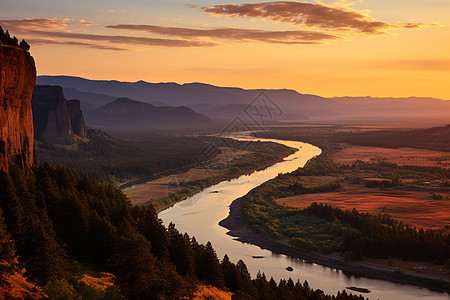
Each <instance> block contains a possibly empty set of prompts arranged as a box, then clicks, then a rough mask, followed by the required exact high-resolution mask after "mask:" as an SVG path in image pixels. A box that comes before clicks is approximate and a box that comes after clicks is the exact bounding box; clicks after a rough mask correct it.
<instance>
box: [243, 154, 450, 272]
mask: <svg viewBox="0 0 450 300" xmlns="http://www.w3.org/2000/svg"><path fill="white" fill-rule="evenodd" d="M328 151H330V150H328ZM327 175H333V177H334V176H337V177H341V178H347V179H352V180H358V179H359V178H364V177H380V178H387V180H385V184H386V186H393V185H396V184H399V182H400V181H401V179H402V178H415V179H417V180H437V179H439V180H441V181H446V182H448V180H449V179H450V171H449V170H448V169H443V168H439V167H418V166H417V167H416V166H398V165H396V164H393V163H386V162H363V161H356V162H355V163H354V164H352V165H337V164H335V163H334V162H333V161H332V159H331V158H330V155H329V154H327V153H324V154H323V155H321V156H319V157H316V158H314V159H312V160H311V161H310V162H308V163H307V164H306V166H305V167H304V168H299V169H298V170H296V171H294V172H292V173H289V174H280V175H279V176H277V177H276V178H274V179H272V180H270V181H268V182H266V183H264V184H263V185H261V186H259V187H257V188H255V189H254V190H252V191H251V192H250V193H249V194H247V195H246V196H245V197H244V201H243V203H244V206H243V215H244V217H245V219H246V222H247V224H248V225H249V226H250V228H252V229H253V230H254V231H256V232H258V233H260V234H262V235H264V236H266V237H268V238H270V239H275V240H280V241H287V242H288V243H289V244H290V245H291V246H293V247H295V248H298V249H300V250H306V251H316V252H322V253H332V252H335V251H339V252H341V253H342V254H343V255H344V256H345V257H349V258H355V259H361V258H363V257H366V258H368V257H369V258H370V257H373V258H388V257H395V258H401V259H405V260H420V261H432V262H434V263H436V264H444V263H446V262H447V263H448V262H450V236H449V235H448V234H443V233H441V232H439V231H434V230H423V229H417V228H415V227H412V226H408V225H406V224H403V223H402V222H399V221H397V220H394V219H392V218H390V217H389V216H387V215H385V214H384V215H371V214H368V213H359V212H358V211H356V209H353V210H351V211H343V210H341V209H339V208H333V207H331V206H328V205H322V204H317V203H314V204H312V205H310V206H309V207H307V208H305V209H298V208H293V207H288V206H284V205H282V204H279V203H276V202H275V201H274V199H277V198H280V197H287V196H292V195H300V194H306V193H316V192H326V191H337V190H340V189H342V187H343V186H342V184H341V182H340V181H337V180H333V179H327V177H326V176H327ZM318 176H323V177H318ZM333 177H331V178H333ZM381 184H383V181H381ZM369 185H371V183H370V182H369ZM378 187H380V186H378ZM380 188H383V187H380Z"/></svg>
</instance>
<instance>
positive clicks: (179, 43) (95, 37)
mask: <svg viewBox="0 0 450 300" xmlns="http://www.w3.org/2000/svg"><path fill="white" fill-rule="evenodd" d="M29 33H30V34H33V35H38V36H45V37H51V38H66V39H81V40H89V41H97V42H99V41H101V42H110V43H116V44H128V45H147V46H166V47H212V46H216V45H217V44H215V43H211V42H200V41H187V40H173V39H158V38H149V37H137V36H123V35H101V34H89V33H75V32H61V31H42V30H30V31H29Z"/></svg>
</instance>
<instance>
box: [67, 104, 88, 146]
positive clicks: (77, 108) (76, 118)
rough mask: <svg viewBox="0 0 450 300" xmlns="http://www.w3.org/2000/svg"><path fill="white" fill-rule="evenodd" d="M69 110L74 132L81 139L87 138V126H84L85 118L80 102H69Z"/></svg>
mask: <svg viewBox="0 0 450 300" xmlns="http://www.w3.org/2000/svg"><path fill="white" fill-rule="evenodd" d="M67 108H68V109H69V114H70V122H71V123H72V130H73V132H74V133H75V134H76V135H77V136H79V137H81V138H85V137H86V125H85V124H84V116H83V112H82V111H81V102H80V100H69V101H67Z"/></svg>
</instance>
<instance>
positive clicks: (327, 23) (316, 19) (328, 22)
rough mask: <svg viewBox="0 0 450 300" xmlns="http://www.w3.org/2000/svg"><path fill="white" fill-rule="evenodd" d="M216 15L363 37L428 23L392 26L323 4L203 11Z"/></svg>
mask: <svg viewBox="0 0 450 300" xmlns="http://www.w3.org/2000/svg"><path fill="white" fill-rule="evenodd" d="M201 9H202V10H203V11H204V12H206V13H210V14H213V15H227V16H229V17H248V18H264V19H268V20H271V21H277V22H285V23H290V24H293V25H302V26H306V27H317V28H323V29H329V30H339V31H355V32H359V33H363V34H383V33H386V32H387V31H388V30H389V29H392V28H420V27H422V26H424V25H425V24H415V23H407V24H389V23H386V22H384V21H380V20H376V19H374V18H372V17H370V16H369V15H367V14H365V13H362V12H359V11H356V10H352V9H350V8H343V7H333V6H328V5H325V4H322V3H308V2H296V1H275V2H258V3H245V4H219V5H213V6H209V7H202V8H201Z"/></svg>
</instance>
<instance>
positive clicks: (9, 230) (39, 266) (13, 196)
mask: <svg viewBox="0 0 450 300" xmlns="http://www.w3.org/2000/svg"><path fill="white" fill-rule="evenodd" d="M0 189H1V190H2V191H3V192H2V193H1V194H0V261H1V264H0V277H1V278H3V279H5V280H2V283H0V285H4V284H5V283H6V282H7V280H6V278H8V276H13V275H17V274H20V272H21V270H22V268H25V274H24V276H25V277H26V278H27V280H28V281H29V282H31V284H34V285H35V286H34V290H35V291H39V290H40V289H41V288H42V290H43V293H45V294H46V295H47V296H49V297H50V298H58V299H161V298H163V299H178V298H182V297H187V298H189V297H191V296H192V295H193V293H194V292H195V289H196V286H198V285H200V284H203V285H205V284H206V285H212V286H215V287H218V288H220V289H224V290H229V291H231V292H232V293H233V299H254V298H259V299H363V297H362V296H354V295H351V294H347V293H346V292H345V291H343V292H341V293H338V294H337V295H333V296H331V295H325V294H324V293H323V292H322V291H321V290H313V289H311V288H310V287H309V285H308V283H307V282H306V281H305V282H304V283H300V282H293V281H292V280H291V279H289V280H281V281H280V282H279V283H276V282H275V281H274V280H273V279H270V280H268V279H267V278H266V277H265V275H264V274H258V276H256V278H253V279H252V278H251V277H250V274H249V272H248V270H247V267H246V266H245V264H244V262H243V261H238V262H237V263H232V262H230V260H229V259H228V257H227V256H225V257H224V258H223V259H222V260H219V258H218V257H217V255H216V253H215V250H214V249H213V247H212V245H211V243H207V244H206V245H203V244H199V243H198V242H197V241H196V240H195V238H194V237H190V236H188V235H187V234H182V233H180V232H179V231H178V230H177V229H176V228H175V226H174V225H173V224H170V225H169V227H168V228H165V227H164V226H163V225H162V223H161V220H159V219H158V218H157V215H156V212H155V210H154V208H153V207H152V206H151V205H148V206H131V204H130V203H129V201H128V200H127V199H126V197H125V196H124V195H123V194H122V192H121V191H120V190H118V189H116V188H115V187H113V186H112V185H111V184H100V183H97V182H95V181H93V180H91V179H89V178H88V177H86V176H80V175H77V174H75V173H73V172H71V171H69V170H68V169H66V168H64V167H52V166H50V165H49V164H43V165H40V166H39V167H35V168H34V169H33V171H32V173H29V172H25V171H23V170H21V169H20V168H18V167H17V166H15V165H12V166H11V168H10V173H9V174H7V173H5V172H3V171H2V172H0ZM86 272H90V273H91V274H101V272H110V273H112V274H113V275H114V284H113V285H110V286H109V287H107V288H105V289H101V288H96V287H93V286H90V285H88V284H86V283H85V282H83V281H82V280H81V279H80V278H81V277H82V274H83V273H86ZM103 274H104V273H103ZM97 276H100V275H97ZM0 290H2V293H5V292H7V291H8V290H7V288H6V287H5V288H4V289H3V288H2V289H0ZM36 295H40V296H43V294H42V292H41V293H34V294H33V293H31V292H30V293H29V294H26V295H23V296H24V297H26V298H30V299H36V298H39V297H38V296H36Z"/></svg>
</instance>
